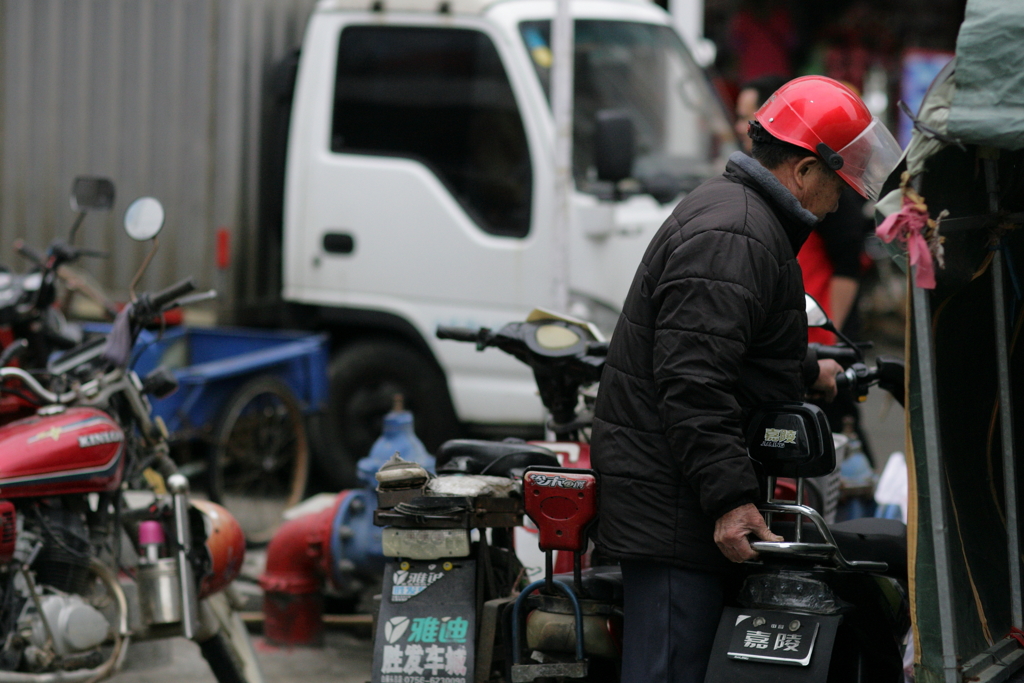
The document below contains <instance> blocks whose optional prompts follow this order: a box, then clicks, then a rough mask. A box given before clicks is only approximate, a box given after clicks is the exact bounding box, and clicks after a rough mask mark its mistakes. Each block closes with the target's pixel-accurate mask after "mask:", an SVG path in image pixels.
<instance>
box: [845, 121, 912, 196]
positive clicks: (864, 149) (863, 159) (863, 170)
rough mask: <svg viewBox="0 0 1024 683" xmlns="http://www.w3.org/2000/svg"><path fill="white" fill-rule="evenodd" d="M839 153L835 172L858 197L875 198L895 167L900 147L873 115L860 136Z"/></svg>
mask: <svg viewBox="0 0 1024 683" xmlns="http://www.w3.org/2000/svg"><path fill="white" fill-rule="evenodd" d="M839 154H840V156H842V157H843V167H842V168H841V169H840V170H839V171H838V173H839V175H840V176H842V178H843V180H845V181H846V182H847V183H849V184H850V186H851V187H852V188H853V189H855V190H857V192H859V193H860V194H861V196H863V197H866V198H867V199H870V200H871V201H876V200H877V199H878V194H879V192H881V190H882V184H883V183H884V182H885V179H886V178H888V177H889V174H890V173H892V170H893V169H894V168H896V164H898V163H899V161H900V156H901V155H902V154H903V150H901V149H900V144H899V143H898V142H896V138H894V137H893V136H892V133H890V132H889V131H888V129H887V128H886V127H885V126H884V125H883V124H882V122H881V121H879V120H878V117H877V116H875V117H872V119H871V123H870V124H868V127H867V128H865V129H864V130H863V131H862V132H861V134H860V135H858V136H857V137H855V138H854V139H853V140H851V141H850V144H848V145H846V147H843V148H842V149H841V150H839Z"/></svg>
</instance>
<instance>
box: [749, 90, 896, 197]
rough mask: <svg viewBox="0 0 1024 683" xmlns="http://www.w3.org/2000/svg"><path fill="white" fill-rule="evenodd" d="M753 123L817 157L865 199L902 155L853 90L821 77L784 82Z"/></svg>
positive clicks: (875, 195) (880, 183)
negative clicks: (755, 122)
mask: <svg viewBox="0 0 1024 683" xmlns="http://www.w3.org/2000/svg"><path fill="white" fill-rule="evenodd" d="M754 118H755V119H756V120H757V122H758V123H760V124H761V127H763V128H764V129H765V130H766V131H768V132H769V133H771V134H772V135H773V136H774V137H776V138H778V139H779V140H783V141H785V142H789V143H791V144H794V145H797V146H798V147H803V148H804V149H807V150H810V151H811V152H814V153H815V154H817V155H819V156H820V157H821V158H822V159H823V160H824V161H825V163H826V164H828V166H829V168H831V169H832V170H834V171H836V172H837V173H838V174H839V175H840V176H841V177H842V178H843V180H845V181H846V182H847V183H848V184H849V185H850V187H852V188H853V189H855V190H857V192H859V193H860V194H861V195H862V196H864V197H867V198H868V199H873V200H874V199H878V193H879V191H880V190H881V189H882V183H884V182H885V179H886V178H887V177H888V176H889V174H890V173H891V172H892V170H893V169H894V168H896V164H897V163H899V160H900V155H901V154H902V153H903V152H902V150H901V149H900V146H899V143H898V142H896V139H895V138H893V136H892V134H891V133H890V132H889V131H888V130H886V128H885V126H884V125H882V122H881V121H879V120H878V118H877V117H874V116H872V115H871V112H869V111H868V108H867V107H866V106H865V105H864V102H862V101H861V99H860V98H859V97H857V95H856V94H855V93H854V92H853V91H852V90H850V89H849V88H847V87H846V86H845V85H843V84H842V83H840V82H839V81H835V80H832V79H831V78H825V77H824V76H804V77H803V78H797V79H795V80H792V81H790V82H789V83H786V84H785V85H784V86H782V87H781V88H779V89H778V90H776V91H775V94H773V95H772V96H771V97H769V98H768V101H767V102H765V103H764V104H763V105H762V106H761V108H760V109H758V110H757V113H756V114H754Z"/></svg>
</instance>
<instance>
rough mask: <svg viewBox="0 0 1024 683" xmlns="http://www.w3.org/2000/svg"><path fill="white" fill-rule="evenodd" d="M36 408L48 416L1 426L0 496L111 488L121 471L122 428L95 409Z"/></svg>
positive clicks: (36, 494)
mask: <svg viewBox="0 0 1024 683" xmlns="http://www.w3.org/2000/svg"><path fill="white" fill-rule="evenodd" d="M52 410H56V411H57V412H49V411H52ZM41 412H44V413H47V414H42V415H35V416H33V417H29V418H25V419H22V420H17V421H15V422H11V423H10V424H7V425H4V426H3V427H0V496H2V497H4V498H23V497H27V496H58V495H64V494H68V493H92V492H100V491H112V490H114V489H116V488H117V486H118V484H119V483H120V481H121V475H122V472H123V471H124V432H123V431H122V430H121V427H119V426H118V424H117V423H116V422H114V421H113V420H112V419H110V416H108V415H107V414H106V413H104V412H103V411H100V410H96V409H95V408H68V409H60V408H57V409H54V408H49V409H47V408H44V409H43V410H42V411H41Z"/></svg>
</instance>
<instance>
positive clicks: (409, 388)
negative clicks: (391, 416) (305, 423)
mask: <svg viewBox="0 0 1024 683" xmlns="http://www.w3.org/2000/svg"><path fill="white" fill-rule="evenodd" d="M330 380H331V390H330V402H329V405H328V416H327V419H326V420H325V422H326V423H327V424H326V429H325V431H326V432H327V435H328V443H329V444H330V446H331V448H330V449H329V450H328V451H327V452H326V453H325V454H324V455H325V462H323V463H322V464H321V468H322V469H323V470H324V472H323V474H324V477H325V479H327V481H328V483H330V484H332V485H333V486H334V487H335V490H337V489H340V488H345V487H350V486H358V485H359V483H358V480H357V479H356V474H355V466H356V462H358V461H359V459H360V458H363V457H365V456H366V455H368V454H369V452H370V448H371V447H372V446H373V442H374V441H376V440H377V437H378V436H380V434H381V430H382V429H383V425H384V415H385V414H387V413H388V411H390V410H391V407H392V405H393V402H394V396H395V394H402V396H403V397H404V400H405V407H406V409H407V410H409V411H411V412H412V414H413V417H414V419H415V423H414V424H415V427H416V435H417V436H418V437H419V438H420V440H421V441H423V445H424V446H426V448H427V451H428V452H430V453H433V452H435V451H436V450H437V447H438V446H440V445H441V444H442V443H443V442H444V441H446V440H448V439H450V438H453V437H454V436H457V435H458V431H459V423H458V420H457V418H456V417H455V409H454V408H453V407H452V402H451V399H450V398H449V396H448V384H447V382H446V381H445V378H444V375H442V374H441V371H440V370H439V369H438V368H437V367H436V366H435V365H434V364H433V363H432V362H430V360H429V359H428V358H426V357H425V356H424V355H423V354H422V353H420V352H418V351H416V350H415V349H413V348H411V347H409V346H407V345H405V344H402V343H399V342H394V341H388V340H382V341H378V342H368V341H365V342H356V343H354V344H352V345H350V346H347V347H345V348H343V349H341V350H340V351H338V353H337V354H336V355H335V356H334V358H333V359H332V360H331V366H330Z"/></svg>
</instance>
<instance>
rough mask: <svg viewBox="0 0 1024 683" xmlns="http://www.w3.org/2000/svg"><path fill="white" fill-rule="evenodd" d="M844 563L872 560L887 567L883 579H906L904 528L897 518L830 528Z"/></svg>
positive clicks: (864, 519)
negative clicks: (844, 560)
mask: <svg viewBox="0 0 1024 683" xmlns="http://www.w3.org/2000/svg"><path fill="white" fill-rule="evenodd" d="M829 530H830V531H831V532H832V536H833V537H834V538H835V539H836V545H838V546H839V550H840V551H841V552H842V553H843V557H845V558H846V559H847V560H874V561H877V562H885V563H886V564H888V565H889V569H888V570H886V572H885V574H886V576H891V577H892V578H894V579H899V580H900V581H904V582H905V581H906V580H907V525H906V524H904V523H903V522H901V521H900V520H898V519H881V518H878V517H862V518H860V519H851V520H848V521H845V522H837V523H836V524H831V525H829Z"/></svg>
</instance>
